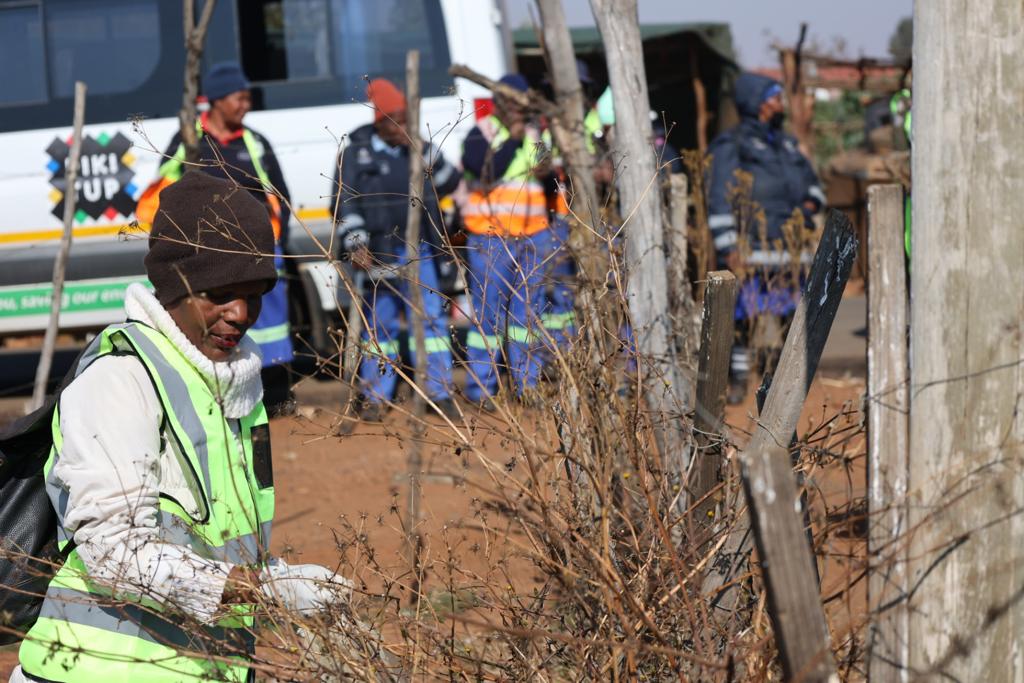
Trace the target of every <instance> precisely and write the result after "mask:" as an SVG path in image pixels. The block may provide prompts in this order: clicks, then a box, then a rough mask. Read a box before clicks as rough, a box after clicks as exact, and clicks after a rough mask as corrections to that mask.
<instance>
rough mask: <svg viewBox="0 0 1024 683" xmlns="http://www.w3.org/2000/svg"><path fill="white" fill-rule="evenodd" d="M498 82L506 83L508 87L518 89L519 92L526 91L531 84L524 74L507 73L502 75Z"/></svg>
mask: <svg viewBox="0 0 1024 683" xmlns="http://www.w3.org/2000/svg"><path fill="white" fill-rule="evenodd" d="M498 83H504V84H505V85H507V86H508V87H510V88H512V89H514V90H518V91H519V92H526V91H527V90H529V89H530V84H529V83H528V82H527V81H526V77H525V76H523V75H522V74H505V75H504V76H502V77H501V80H500V81H498Z"/></svg>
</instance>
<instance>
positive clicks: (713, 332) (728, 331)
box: [690, 270, 737, 524]
mask: <svg viewBox="0 0 1024 683" xmlns="http://www.w3.org/2000/svg"><path fill="white" fill-rule="evenodd" d="M736 292H737V282H736V276H735V275H733V274H732V273H730V272H729V271H727V270H716V271H713V272H711V273H708V279H707V287H706V288H705V290H704V312H703V316H702V319H701V329H700V350H699V351H698V353H697V399H696V408H695V410H694V416H693V432H694V440H695V441H696V443H697V451H696V453H695V454H694V458H695V462H694V465H693V468H692V475H691V479H690V498H691V500H694V501H699V500H700V499H701V498H703V497H704V496H705V495H707V493H708V492H709V491H711V490H712V489H713V488H714V487H715V486H716V485H717V484H718V482H719V477H720V476H721V470H722V449H721V447H720V436H721V431H722V420H723V419H724V417H725V389H726V385H727V384H728V382H729V355H730V352H731V351H732V343H733V332H734V328H735V315H734V313H735V310H736ZM714 509H715V501H714V500H713V499H708V500H706V501H704V502H703V503H700V504H699V505H698V506H697V508H696V510H695V515H696V519H697V520H699V521H700V522H701V523H702V524H703V523H705V522H706V521H707V520H708V519H709V518H711V517H712V516H713V513H714Z"/></svg>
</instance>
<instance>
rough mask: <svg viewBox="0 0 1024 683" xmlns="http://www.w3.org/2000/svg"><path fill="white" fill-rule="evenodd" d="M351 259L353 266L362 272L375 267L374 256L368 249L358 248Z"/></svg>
mask: <svg viewBox="0 0 1024 683" xmlns="http://www.w3.org/2000/svg"><path fill="white" fill-rule="evenodd" d="M350 258H351V260H352V265H353V266H355V267H356V268H359V269H360V270H369V269H370V268H371V267H372V266H373V255H372V254H371V253H370V250H369V249H367V248H366V247H357V248H356V249H355V251H353V252H352V253H351V256H350Z"/></svg>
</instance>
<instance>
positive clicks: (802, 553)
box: [741, 446, 835, 683]
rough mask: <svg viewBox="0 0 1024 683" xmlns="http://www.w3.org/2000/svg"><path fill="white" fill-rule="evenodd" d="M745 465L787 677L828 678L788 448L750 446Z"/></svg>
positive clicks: (825, 638) (823, 629)
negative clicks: (754, 447)
mask: <svg viewBox="0 0 1024 683" xmlns="http://www.w3.org/2000/svg"><path fill="white" fill-rule="evenodd" d="M741 464H742V474H743V490H744V493H745V494H746V498H747V504H748V506H749V509H750V519H751V523H752V525H753V528H754V538H755V541H756V543H757V553H758V557H759V558H760V560H761V573H762V575H763V576H764V581H765V584H766V587H767V589H768V612H769V615H770V616H771V620H772V628H773V629H774V631H775V643H776V646H777V647H778V649H779V656H780V658H781V660H782V668H783V671H784V672H785V675H786V680H790V681H793V680H799V681H807V682H808V683H813V682H815V681H827V680H828V679H829V676H831V675H832V674H833V673H834V671H835V665H834V663H833V661H832V649H831V647H830V646H829V634H828V626H827V625H826V623H825V614H824V612H823V611H822V605H821V598H820V596H819V594H818V579H817V573H816V570H815V567H814V556H813V554H812V552H811V549H810V547H809V546H808V544H807V536H806V535H805V534H804V525H803V515H802V514H801V505H800V493H799V491H798V490H797V486H796V479H795V477H794V476H793V469H792V467H791V465H790V459H789V452H788V451H787V450H786V449H785V448H783V447H781V446H769V447H767V448H765V449H763V450H757V451H751V450H747V451H746V452H744V454H743V458H742V460H741Z"/></svg>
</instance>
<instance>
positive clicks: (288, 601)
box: [260, 561, 352, 615]
mask: <svg viewBox="0 0 1024 683" xmlns="http://www.w3.org/2000/svg"><path fill="white" fill-rule="evenodd" d="M260 592H261V593H262V594H263V596H264V597H265V598H267V599H268V600H272V601H274V602H277V603H278V604H280V605H281V606H282V607H284V608H285V609H287V610H290V611H293V612H297V613H299V614H302V615H310V614H313V613H316V612H319V611H321V610H323V609H325V608H327V607H329V606H331V605H334V604H337V603H340V602H345V601H347V600H348V599H349V597H350V596H351V594H352V582H351V581H349V580H348V579H346V578H345V577H343V576H339V575H338V574H335V573H334V572H332V571H331V570H330V569H328V568H327V567H321V566H320V565H318V564H294V565H289V564H285V563H284V562H280V561H277V562H272V563H271V564H269V565H267V567H266V568H265V569H263V571H262V572H261V573H260Z"/></svg>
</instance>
